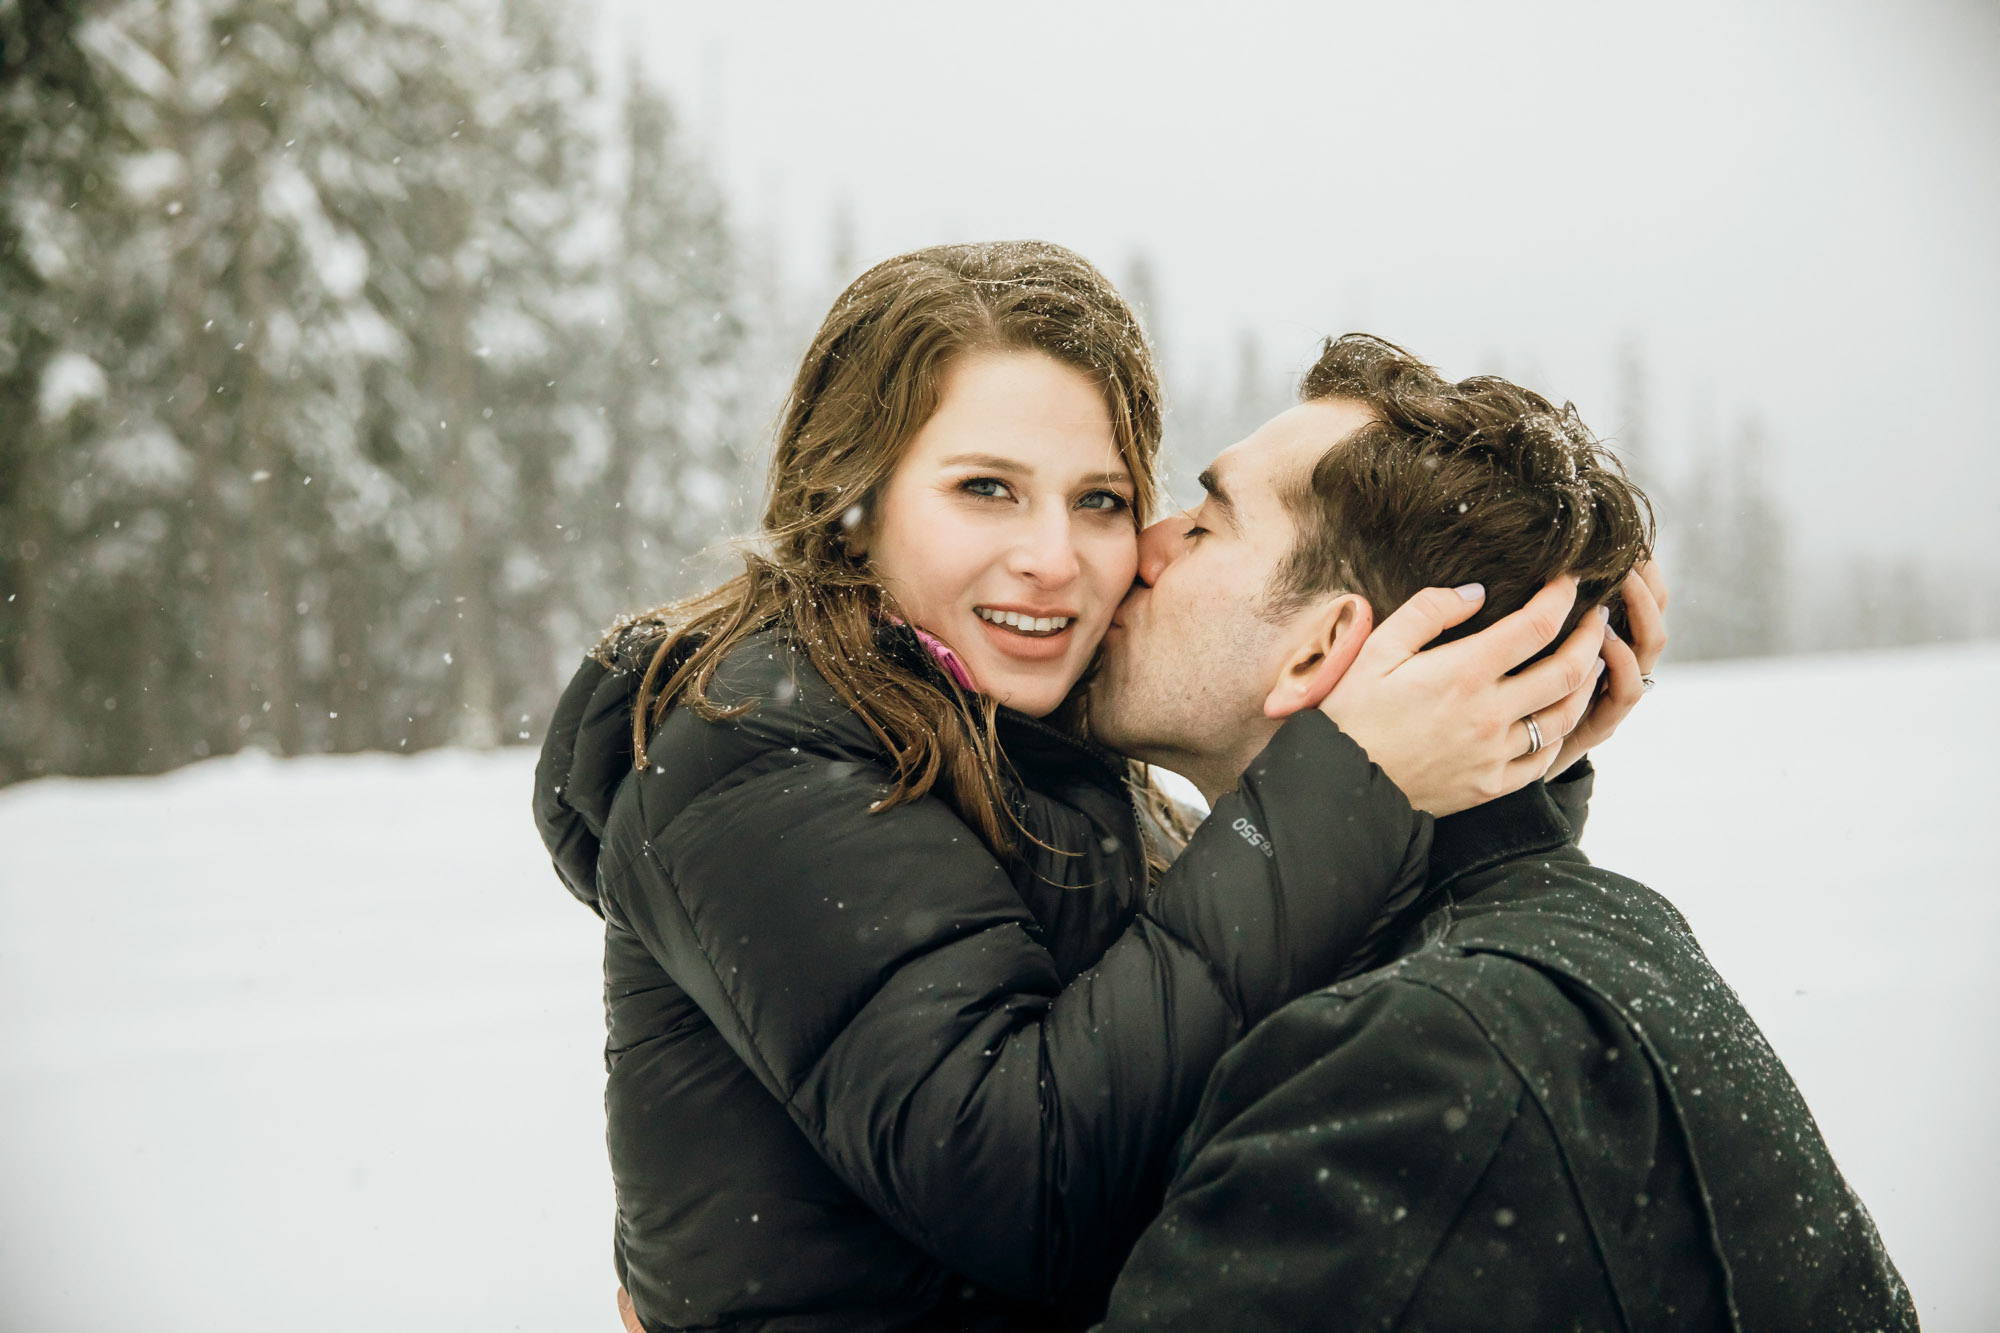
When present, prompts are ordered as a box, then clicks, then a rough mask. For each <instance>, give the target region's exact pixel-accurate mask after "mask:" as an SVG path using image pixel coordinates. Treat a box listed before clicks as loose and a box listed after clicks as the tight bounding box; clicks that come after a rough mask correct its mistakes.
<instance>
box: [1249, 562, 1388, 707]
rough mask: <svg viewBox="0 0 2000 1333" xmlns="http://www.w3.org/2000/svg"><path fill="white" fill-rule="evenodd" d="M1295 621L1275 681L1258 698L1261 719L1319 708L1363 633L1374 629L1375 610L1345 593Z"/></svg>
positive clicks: (1363, 638) (1351, 661)
mask: <svg viewBox="0 0 2000 1333" xmlns="http://www.w3.org/2000/svg"><path fill="white" fill-rule="evenodd" d="M1299 621H1300V624H1299V633H1298V637H1297V639H1296V640H1295V644H1294V647H1293V649H1292V651H1291V653H1290V654H1288V655H1287V656H1286V658H1285V662H1284V665H1283V666H1282V667H1281V668H1280V669H1279V671H1278V683H1277V684H1276V685H1274V686H1272V687H1271V692H1270V693H1269V694H1267V695H1265V696H1264V716H1265V717H1271V718H1281V717H1290V716H1291V715H1292V714H1293V713H1297V712H1300V711H1302V710H1304V709H1307V708H1317V707H1319V705H1320V701H1321V700H1322V699H1324V698H1326V696H1327V695H1329V694H1331V693H1333V687H1334V686H1335V685H1338V684H1339V683H1340V678H1341V677H1342V676H1344V675H1346V674H1347V668H1349V667H1351V666H1353V665H1354V659H1355V657H1356V656H1357V655H1358V654H1359V653H1360V652H1361V645H1362V644H1364V643H1366V642H1367V641H1368V632H1369V631H1370V630H1372V629H1374V628H1375V610H1374V608H1373V607H1371V606H1369V605H1368V599H1367V598H1366V597H1363V596H1361V595H1360V594H1359V593H1352V592H1347V593H1342V594H1341V595H1340V596H1338V597H1336V598H1334V599H1333V600H1332V601H1330V602H1328V603H1327V604H1326V605H1325V606H1322V607H1319V608H1317V609H1315V610H1312V611H1308V612H1305V613H1303V614H1301V615H1300V617H1299Z"/></svg>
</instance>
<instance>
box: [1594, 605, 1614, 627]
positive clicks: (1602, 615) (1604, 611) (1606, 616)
mask: <svg viewBox="0 0 2000 1333" xmlns="http://www.w3.org/2000/svg"><path fill="white" fill-rule="evenodd" d="M1597 618H1598V619H1599V620H1601V621H1603V622H1604V623H1605V624H1607V625H1608V624H1610V623H1611V608H1610V607H1608V606H1600V607H1598V608H1597Z"/></svg>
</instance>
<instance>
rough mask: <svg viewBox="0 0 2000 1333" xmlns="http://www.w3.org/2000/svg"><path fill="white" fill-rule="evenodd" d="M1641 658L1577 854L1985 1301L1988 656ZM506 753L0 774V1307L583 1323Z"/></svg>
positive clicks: (559, 1085) (1938, 1272)
mask: <svg viewBox="0 0 2000 1333" xmlns="http://www.w3.org/2000/svg"><path fill="white" fill-rule="evenodd" d="M1662 679H1663V684H1662V687H1661V689H1660V690H1659V692H1658V693H1656V694H1655V695H1654V697H1653V698H1652V699H1651V700H1649V701H1648V703H1647V705H1646V707H1645V708H1644V709H1643V710H1642V712H1641V714H1640V716H1639V717H1638V718H1636V719H1635V720H1634V721H1633V723H1632V724H1631V725H1630V727H1629V728H1628V734H1627V735H1625V736H1624V737H1621V738H1620V740H1619V741H1618V742H1617V743H1616V744H1615V745H1614V746H1612V747H1610V748H1609V749H1608V750H1607V751H1606V753H1605V754H1604V755H1602V756H1600V767H1601V768H1602V770H1603V778H1602V779H1601V785H1600V795H1599V801H1598V805H1597V810H1596V813H1595V815H1594V816H1593V823H1592V825H1591V829H1590V832H1589V835H1588V836H1587V838H1586V839H1585V842H1586V846H1587V847H1588V848H1589V850H1590V851H1591V853H1592V854H1593V856H1594V857H1596V859H1598V860H1599V861H1601V862H1604V863H1606V864H1609V865H1613V866H1616V867H1617V868H1619V869H1621V870H1625V871H1627V872H1630V873H1633V874H1636V875H1638V876H1639V877H1641V878H1643V879H1646V880H1648V881H1650V882H1652V883H1653V884H1654V885H1655V886H1657V887H1659V888H1660V889H1662V890H1664V891H1665V892H1667V893H1668V894H1669V895H1670V896H1672V897H1673V898H1674V899H1675V900H1676V901H1677V902H1679V903H1680V904H1681V906H1682V908H1683V909H1684V910H1685V911H1686V912H1687V914H1688V916H1689V917H1690V918H1691V919H1692V921H1693V922H1694V925H1695V928H1696V930H1697V931H1698V932H1699V933H1700V935H1701V936H1702V938H1703V940H1704V941H1705V943H1706V944H1707V946H1708V949H1709V952H1710V954H1711V955H1712V956H1713V957H1714V959H1715V960H1716V963H1717V965H1718V966H1719V967H1720V968H1721V970H1722V971H1723V973H1724V974H1725V975H1726V976H1728V977H1729V978H1731V979H1732V980H1733V981H1734V982H1735V983H1736V985H1737V986H1738V987H1739V989H1740V990H1741V991H1742V993H1743V995H1744V998H1745V1000H1746V1001H1747V1002H1748V1004H1749V1006H1750V1009H1751V1011H1752V1012H1753V1013H1754V1014H1755V1015H1756V1016H1757V1017H1758V1019H1759V1021H1760V1022H1761V1023H1762V1024H1763V1025H1764V1027H1765V1030H1766V1031H1767V1032H1768V1033H1769V1035H1770V1037H1771V1039H1772V1041H1773V1043H1774V1044H1775V1045H1776V1046H1777V1048H1778V1051H1779V1053H1780V1054H1782V1055H1783V1056H1784V1057H1785V1058H1786V1060H1787V1061H1788V1063H1789V1064H1790V1065H1791V1067H1792V1069H1793V1071H1794V1073H1795V1074H1796V1076H1797V1078H1798V1080H1799V1083H1800V1084H1801V1086H1802V1087H1803V1088H1804V1089H1805V1092H1806V1096H1807V1098H1808V1100H1809V1101H1810V1102H1811V1103H1812V1105H1813V1108H1814V1110H1815V1112H1816V1113H1817V1114H1818V1116H1819V1119H1820V1123H1821V1126H1822V1128H1823V1129H1824V1131H1825V1133H1826V1137H1827V1139H1828V1141H1829V1142H1830V1143H1831V1144H1832V1146H1833V1149H1834V1152H1835V1153H1836V1155H1837V1156H1838V1157H1839V1158H1840V1160H1841V1162H1842V1164H1843V1166H1844V1167H1845V1169H1846V1170H1847V1172H1848V1174H1849V1176H1850V1178H1851V1179H1852V1180H1853V1182H1854V1183H1855V1185H1856V1187H1857V1188H1858V1189H1859V1190H1860V1192H1861V1194H1862V1196H1863V1197H1864V1198H1865V1199H1866V1200H1867V1201H1868V1203H1869V1205H1870V1207H1871V1208H1872V1209H1873V1210H1874V1213H1875V1217H1876V1219H1877V1221H1878V1222H1879V1224H1880V1225H1881V1228H1882V1231H1883V1234H1884V1236H1885V1238H1886V1239H1887V1241H1888V1244H1889V1247H1890V1250H1891V1252H1892V1253H1893V1254H1894V1255H1895V1256H1896V1259H1897V1261H1898V1262H1899V1264H1900V1265H1901V1266H1902V1269H1903V1272H1904V1274H1905V1276H1906V1277H1908V1278H1909V1280H1910V1284H1911V1286H1912V1288H1913V1289H1914V1290H1915V1292H1916V1294H1917V1300H1918V1304H1919V1307H1920V1308H1921V1311H1922V1313H1923V1316H1924V1320H1925V1326H1926V1327H1927V1328H1928V1329H1930V1330H1931V1333H1955V1331H1962V1333H1974V1331H1975V1330H1982V1331H1983V1330H1986V1329H1990V1328H1993V1327H1996V1326H2000V1268H1996V1266H1995V1265H1994V1263H1993V1262H1992V1256H1993V1255H1994V1254H1995V1253H1996V1252H2000V1222H1996V1211H1997V1210H2000V1147H1996V1140H1995V1136H1994V1134H1993V1132H1992V1130H1991V1122H1992V1119H1993V1110H1994V1107H1995V1106H1996V1104H2000V1097H1996V1094H2000V1075H1996V1069H1995V1065H1996V1054H2000V979H1996V976H1995V974H1994V971H1993V969H1992V968H1991V967H1989V966H1987V965H1986V958H1985V957H1984V953H1985V950H1986V949H1987V948H1988V947H1989V946H1990V942H1991V941H1992V940H1993V939H1994V938H1995V937H1996V935H2000V869H1996V866H2000V833H1996V819H1995V805H1996V802H1995V797H1996V796H2000V781H1996V779H1995V777H1994V768H1993V763H1994V758H1993V756H1994V754H1995V752H1996V750H2000V645H1983V646H1975V647H1969V648H1949V649H1936V650H1925V651H1916V652H1900V653H1883V654H1876V655H1866V656H1850V657H1838V658H1824V659H1816V660H1815V659H1808V660H1794V661H1787V662H1777V663H1770V664H1764V665H1755V666H1715V667H1682V668H1678V669H1673V670H1670V671H1668V672H1666V673H1664V674H1663V677H1662ZM531 762H532V757H531V756H530V755H528V754H527V753H525V752H521V751H507V752H502V753H498V754H482V755H475V754H459V753H449V754H437V755H426V756H420V757H416V758H408V759H402V758H394V757H388V756H360V757H349V758H338V759H311V760H295V761H291V762H286V763H278V762H275V761H271V760H268V759H264V758H261V757H257V756H244V757H238V758H233V759H227V760H217V761H212V762H209V763H205V764H200V765H197V766H195V767H193V768H189V769H186V770H183V771H182V772H179V773H176V774H173V775H171V776H169V777H165V778H156V779H145V780H111V781H92V782H81V781H66V780H55V781H45V782H38V783H32V784H27V785H24V786H20V787H15V788H12V789H9V790H7V791H5V792H0V1127H4V1132H0V1333H70V1331H71V1330H77V1331H79V1333H80V1331H81V1330H86V1329H89V1330H97V1329H105V1328H145V1329H148V1330H152V1331H153V1333H236V1331H237V1330H244V1331H246V1333H247V1331H248V1330H253V1329H255V1330H261V1329H266V1328H273V1327H284V1328H287V1329H292V1330H302V1331H303V1333H316V1331H317V1330H322V1329H324V1330H334V1329H343V1330H345V1329H353V1328H365V1329H369V1330H374V1331H376V1333H394V1331H395V1330H404V1329H408V1330H426V1331H427V1333H429V1331H434V1330H451V1329H467V1330H472V1329H478V1330H490V1329H502V1330H504V1329H521V1330H548V1331H549V1333H571V1331H572V1330H587V1329H592V1328H596V1329H602V1330H605V1331H606V1333H612V1330H615V1329H616V1328H617V1326H618V1322H617V1318H616V1315H615V1314H614V1313H613V1312H612V1308H611V1300H610V1297H611V1291H612V1279H611V1277H610V1274H609V1264H608V1258H607V1254H608V1237H609V1217H610V1206H611V1204H610V1185H609V1181H608V1179H607V1177H606V1172H605V1166H604V1159H603V1151H602V1147H601V1132H602V1114H601V1110H600V1102H599V1096H600V1086H601V1067H600V1064H599V1058H598V1044H599V1039H600V1010H599V1001H598V992H597V975H596V974H597V932H596V931H595V929H593V927H594V926H595V924H596V921H595V918H593V917H592V916H591V915H590V914H589V913H588V912H587V911H585V910H584V909H583V908H582V907H580V906H578V905H577V904H576V903H575V902H574V901H572V900H571V899H570V898H569V896H568V895H567V893H565V892H564V891H563V889H562V888H561V887H560V886H559V885H558V884H557V882H556V880H555V878H554V876H553V874H552V873H551V872H550V871H549V869H548V866H547V862H546V860H545V859H544V858H543V856H542V853H541V849H540V846H539V845H538V843H537V842H536V840H535V836H534V834H533V832H532V830H531V829H530V827H529V823H528V819H527V810H526V805H527V795H528V787H529V770H530V765H531Z"/></svg>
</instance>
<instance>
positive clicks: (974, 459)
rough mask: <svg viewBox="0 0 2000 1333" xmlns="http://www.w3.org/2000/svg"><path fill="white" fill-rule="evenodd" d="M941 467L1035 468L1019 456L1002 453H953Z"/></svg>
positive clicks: (1020, 470) (1001, 470) (1021, 469)
mask: <svg viewBox="0 0 2000 1333" xmlns="http://www.w3.org/2000/svg"><path fill="white" fill-rule="evenodd" d="M938 466H939V467H978V468H985V469H987V470H988V471H990V472H1033V471H1034V470H1035V469H1034V468H1033V467H1031V466H1029V465H1028V464H1026V463H1023V462H1022V461H1021V460H1020V459H1018V458H1007V457H1005V456H1004V455H1001V454H953V455H952V456H951V457H950V458H947V459H945V460H944V461H943V462H941V463H939V464H938Z"/></svg>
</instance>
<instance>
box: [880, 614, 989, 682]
mask: <svg viewBox="0 0 2000 1333" xmlns="http://www.w3.org/2000/svg"><path fill="white" fill-rule="evenodd" d="M889 619H891V620H893V621H895V622H896V623H897V624H898V625H904V624H908V623H909V622H908V621H905V620H903V619H902V618H900V617H898V616H890V617H889ZM910 628H911V629H912V630H913V631H915V633H916V636H917V642H918V643H921V644H922V645H923V646H924V647H925V648H927V649H929V650H930V654H931V656H932V657H935V658H936V659H937V660H938V665H939V666H941V667H943V668H944V669H945V671H946V672H948V673H949V674H950V676H951V678H952V679H953V680H955V681H957V682H958V687H959V688H960V689H962V690H965V691H968V692H969V693H972V694H977V693H979V687H978V686H977V685H975V684H973V682H972V673H971V672H970V671H968V670H966V667H965V663H964V662H963V661H962V660H960V658H959V656H958V654H957V653H955V652H953V651H952V650H951V645H950V644H948V643H946V642H945V641H944V640H943V639H940V638H939V637H938V636H937V635H935V634H933V633H931V632H930V631H929V630H927V629H924V628H923V627H921V626H918V625H910Z"/></svg>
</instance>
